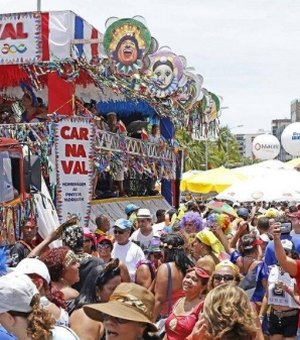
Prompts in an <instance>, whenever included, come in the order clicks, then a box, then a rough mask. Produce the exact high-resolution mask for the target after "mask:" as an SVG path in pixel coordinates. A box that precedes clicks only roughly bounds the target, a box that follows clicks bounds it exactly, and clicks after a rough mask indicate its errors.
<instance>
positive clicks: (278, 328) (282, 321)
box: [269, 310, 299, 338]
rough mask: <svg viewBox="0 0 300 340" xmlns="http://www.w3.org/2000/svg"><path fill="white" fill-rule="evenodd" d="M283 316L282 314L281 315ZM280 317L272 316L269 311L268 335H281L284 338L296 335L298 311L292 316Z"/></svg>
mask: <svg viewBox="0 0 300 340" xmlns="http://www.w3.org/2000/svg"><path fill="white" fill-rule="evenodd" d="M283 315H284V314H283ZM283 315H282V316H281V317H279V316H278V315H275V314H274V311H273V310H271V313H270V316H269V333H270V335H275V334H281V335H283V336H284V337H286V338H289V337H293V336H296V335H297V330H298V317H299V310H298V311H296V314H295V315H292V316H283Z"/></svg>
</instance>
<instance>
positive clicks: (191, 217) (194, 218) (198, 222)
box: [179, 211, 204, 231]
mask: <svg viewBox="0 0 300 340" xmlns="http://www.w3.org/2000/svg"><path fill="white" fill-rule="evenodd" d="M186 223H193V224H194V225H195V226H196V227H197V231H200V230H202V229H203V227H204V226H203V222H202V217H201V215H200V214H199V213H197V212H194V211H188V212H187V213H185V214H184V215H183V217H182V220H181V221H180V224H179V226H180V228H181V229H183V228H184V226H185V224H186Z"/></svg>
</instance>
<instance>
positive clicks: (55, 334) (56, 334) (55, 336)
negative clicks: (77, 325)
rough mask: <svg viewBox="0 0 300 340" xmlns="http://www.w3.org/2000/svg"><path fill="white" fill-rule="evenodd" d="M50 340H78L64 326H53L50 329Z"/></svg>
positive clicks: (74, 334) (70, 330) (72, 332)
mask: <svg viewBox="0 0 300 340" xmlns="http://www.w3.org/2000/svg"><path fill="white" fill-rule="evenodd" d="M51 332H52V337H51V340H80V338H79V337H78V336H77V335H76V333H74V331H72V329H70V328H68V327H64V326H54V327H53V328H52V329H51Z"/></svg>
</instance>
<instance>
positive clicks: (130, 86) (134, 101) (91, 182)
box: [0, 11, 221, 239]
mask: <svg viewBox="0 0 300 340" xmlns="http://www.w3.org/2000/svg"><path fill="white" fill-rule="evenodd" d="M0 21H1V25H0V123H1V125H0V138H1V139H0V141H1V143H2V146H3V144H5V143H4V139H5V138H11V139H14V140H16V141H17V142H18V143H19V144H20V145H26V146H27V149H28V150H30V154H31V155H32V158H34V157H36V158H35V159H38V162H39V164H40V169H41V172H42V177H43V181H42V184H43V185H41V187H39V188H36V187H35V188H33V189H34V190H35V191H36V193H37V192H38V195H39V196H36V193H35V194H32V193H31V192H32V190H31V191H30V190H29V192H28V193H27V194H26V195H25V196H24V195H23V194H22V190H23V189H22V188H20V187H18V188H17V189H18V191H19V196H18V197H10V198H11V199H9V200H6V199H3V200H2V202H0V204H1V206H0V230H2V238H3V239H6V238H7V235H8V234H9V233H11V232H12V228H10V232H8V231H7V229H8V225H10V226H12V225H13V226H15V228H14V237H15V238H18V237H19V235H18V230H19V229H18V228H19V227H20V225H21V223H22V221H23V220H24V218H28V216H30V215H33V214H34V215H38V218H40V219H41V221H40V223H41V224H43V225H44V226H43V227H42V228H40V229H42V230H45V233H46V232H48V231H49V230H46V228H47V227H46V226H45V225H46V223H45V221H46V219H47V217H46V215H45V216H42V215H43V212H41V209H42V208H41V207H40V209H37V206H38V205H43V206H45V202H48V203H49V205H50V207H51V208H50V210H51V214H52V216H54V215H56V213H57V217H55V218H53V223H52V224H53V225H55V224H56V223H57V221H58V220H59V221H60V222H63V221H65V220H66V219H68V218H69V217H71V216H74V214H76V215H77V217H78V218H79V220H80V223H81V224H82V226H86V225H87V224H88V223H89V221H91V220H92V219H93V214H94V215H95V214H96V213H97V214H98V213H99V212H101V211H102V210H101V209H102V208H103V207H105V205H107V204H108V205H109V204H112V202H113V201H114V202H116V201H117V202H118V204H119V206H120V204H121V203H122V202H125V203H124V204H126V201H128V200H129V199H130V201H133V200H134V199H136V197H139V200H141V201H144V202H146V200H149V201H147V204H150V203H149V202H150V201H151V199H152V200H155V199H157V198H158V197H159V198H161V197H162V196H163V197H164V198H165V199H166V200H167V202H168V203H169V204H170V205H173V206H176V205H177V204H178V192H179V188H178V187H179V179H180V176H181V164H182V159H183V152H182V150H181V149H180V145H178V143H177V141H176V139H175V131H176V129H185V130H186V131H188V132H189V134H190V135H191V136H192V137H193V138H195V139H201V138H207V137H208V136H214V135H216V134H217V132H218V116H219V111H220V106H221V97H219V96H217V95H215V94H214V93H212V92H210V91H208V90H207V89H205V88H204V87H203V77H202V76H201V75H200V74H197V73H196V72H195V70H194V69H193V68H192V67H189V66H188V64H187V60H186V58H185V57H184V56H182V55H179V54H177V53H175V52H174V51H172V49H171V48H170V47H168V46H159V43H158V41H157V40H156V39H155V38H154V37H152V35H151V33H150V30H149V28H148V27H147V25H146V22H145V19H144V18H143V17H140V16H136V17H133V18H109V19H108V20H107V22H106V29H105V32H104V34H102V33H100V32H99V31H98V30H97V29H96V28H95V27H93V26H92V25H90V24H89V23H88V22H86V21H85V20H84V19H82V18H81V17H80V16H78V15H76V14H75V13H73V12H71V11H58V12H30V13H14V14H2V15H0ZM24 96H25V97H26V96H27V98H29V99H30V106H31V107H30V108H26V105H25V104H26V103H25V101H24ZM30 110H31V111H32V112H33V114H30V112H31V111H30ZM111 112H115V113H116V114H117V117H118V129H117V130H116V131H114V132H111V131H109V129H107V128H105V126H106V125H105V124H106V121H107V114H108V113H111ZM153 125H158V126H159V127H160V131H161V138H160V139H159V141H158V142H151V141H150V138H149V134H150V131H149V127H150V126H153ZM1 143H0V144H1ZM8 149H9V147H8V146H7V147H5V145H4V148H3V150H4V151H3V152H7V150H8ZM1 150H2V149H0V152H2V151H1ZM6 156H7V154H6ZM18 157H19V159H20V158H22V157H23V156H20V155H19V156H18ZM8 158H10V161H8V162H6V163H5V164H6V167H5V166H4V165H3V169H4V170H3V171H4V172H7V173H9V174H11V173H13V172H14V171H15V168H14V167H16V166H18V164H20V161H19V162H15V161H14V160H12V158H13V157H12V156H11V155H10V156H9V157H8ZM0 159H1V157H0ZM2 164H4V163H3V162H2ZM120 169H123V170H124V172H125V178H124V189H125V192H126V196H128V197H119V196H118V194H116V195H112V196H111V197H109V196H108V197H107V196H105V194H102V193H103V192H102V190H98V191H100V192H101V195H100V197H98V199H97V200H93V195H94V194H95V192H97V185H98V184H99V183H100V186H101V183H102V182H103V181H104V178H106V177H107V176H106V175H108V176H110V178H113V179H114V176H115V175H116V173H118V171H120ZM18 173H19V176H17V177H18V178H17V177H16V176H11V175H10V178H11V179H10V180H11V184H12V185H13V186H18V182H20V177H21V176H22V172H20V171H19V170H18ZM95 174H96V175H95ZM97 176H98V177H97ZM105 176H106V177H105ZM15 177H16V178H15ZM95 177H97V178H99V179H100V180H99V181H98V182H99V183H96V182H95ZM153 181H155V182H156V183H157V182H159V183H161V195H162V196H160V195H155V194H156V193H157V192H156V190H153V188H154V187H153V188H151V190H150V191H151V192H149V186H148V184H149V183H152V184H153ZM95 183H96V185H95ZM42 187H43V188H44V189H42ZM31 189H32V188H31ZM20 191H21V192H20ZM46 191H47V192H50V194H49V193H47V192H46ZM153 191H154V194H153ZM112 199H113V201H112ZM107 200H109V201H107ZM52 201H53V202H54V203H52ZM120 202H121V203H120ZM121 206H122V204H121ZM112 210H115V209H110V211H112ZM78 212H80V213H78ZM91 214H92V217H91ZM114 217H115V216H111V218H114ZM8 220H9V221H8ZM48 228H49V226H48ZM50 228H51V226H50ZM4 229H5V230H6V231H5V232H4V231H3V230H4ZM5 235H6V236H5ZM42 236H43V235H42Z"/></svg>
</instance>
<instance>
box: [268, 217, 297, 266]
mask: <svg viewBox="0 0 300 340" xmlns="http://www.w3.org/2000/svg"><path fill="white" fill-rule="evenodd" d="M288 216H290V215H288ZM299 218H300V217H299ZM292 221H293V219H292ZM293 227H294V225H293V223H292V222H291V221H285V222H275V223H274V224H273V226H272V228H273V235H274V234H276V232H275V230H280V237H279V238H280V239H279V241H280V240H289V241H292V242H293V244H294V246H295V250H296V251H297V253H300V237H299V236H298V235H297V234H293V233H291V232H292V230H293ZM278 228H279V229H278ZM295 231H296V230H295ZM277 233H278V231H277ZM279 243H280V242H279ZM274 245H275V240H273V241H271V242H269V243H268V245H267V247H266V251H265V259H264V261H265V264H266V265H267V266H268V267H269V266H272V265H274V264H276V263H277V258H276V255H275V249H274Z"/></svg>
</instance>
